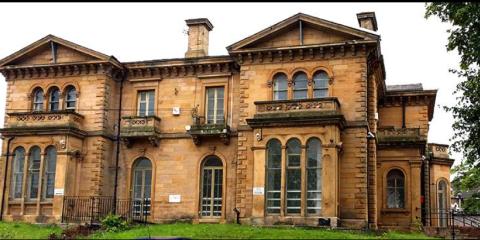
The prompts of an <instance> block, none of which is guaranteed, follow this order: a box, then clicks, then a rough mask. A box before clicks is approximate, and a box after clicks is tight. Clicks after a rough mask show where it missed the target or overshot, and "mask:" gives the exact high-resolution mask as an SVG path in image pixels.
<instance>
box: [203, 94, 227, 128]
mask: <svg viewBox="0 0 480 240" xmlns="http://www.w3.org/2000/svg"><path fill="white" fill-rule="evenodd" d="M206 101H207V102H206V106H207V109H206V115H207V116H206V118H207V119H206V122H207V124H222V123H223V122H224V102H223V101H224V88H223V87H211V88H207V98H206Z"/></svg>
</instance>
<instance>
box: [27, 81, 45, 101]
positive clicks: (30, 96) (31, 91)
mask: <svg viewBox="0 0 480 240" xmlns="http://www.w3.org/2000/svg"><path fill="white" fill-rule="evenodd" d="M37 89H42V91H43V94H44V97H45V89H47V88H45V86H43V85H41V84H34V85H32V86H31V87H30V89H29V90H28V93H27V97H28V100H33V97H34V93H35V91H36V90H37Z"/></svg>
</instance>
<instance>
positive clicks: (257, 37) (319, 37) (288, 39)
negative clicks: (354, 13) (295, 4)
mask: <svg viewBox="0 0 480 240" xmlns="http://www.w3.org/2000/svg"><path fill="white" fill-rule="evenodd" d="M300 22H301V24H302V31H303V43H301V44H300V38H299V29H300ZM379 38H380V36H379V35H377V34H374V33H371V32H368V31H364V30H360V29H356V28H352V27H348V26H345V25H342V24H338V23H334V22H330V21H327V20H324V19H321V18H317V17H313V16H310V15H307V14H303V13H298V14H296V15H294V16H292V17H290V18H287V19H285V20H283V21H281V22H279V23H277V24H275V25H273V26H270V27H268V28H266V29H264V30H262V31H260V32H258V33H255V34H253V35H251V36H249V37H247V38H245V39H243V40H240V41H238V42H236V43H234V44H232V45H230V46H228V47H227V50H228V51H236V50H240V49H252V48H269V47H285V46H296V45H313V44H323V43H335V42H342V41H347V40H376V39H379Z"/></svg>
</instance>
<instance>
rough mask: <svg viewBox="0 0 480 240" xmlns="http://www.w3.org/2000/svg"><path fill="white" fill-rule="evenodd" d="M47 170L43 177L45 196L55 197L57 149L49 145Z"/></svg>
mask: <svg viewBox="0 0 480 240" xmlns="http://www.w3.org/2000/svg"><path fill="white" fill-rule="evenodd" d="M45 152H46V155H45V170H44V177H43V188H42V189H43V191H44V193H43V196H44V198H53V190H54V188H55V170H56V167H57V149H55V147H54V146H49V147H48V148H47V149H46V151H45Z"/></svg>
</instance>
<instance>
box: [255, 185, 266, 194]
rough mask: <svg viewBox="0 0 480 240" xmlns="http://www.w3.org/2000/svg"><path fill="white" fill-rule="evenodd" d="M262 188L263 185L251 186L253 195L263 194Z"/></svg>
mask: <svg viewBox="0 0 480 240" xmlns="http://www.w3.org/2000/svg"><path fill="white" fill-rule="evenodd" d="M263 194H264V188H263V187H254V188H253V195H263Z"/></svg>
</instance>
